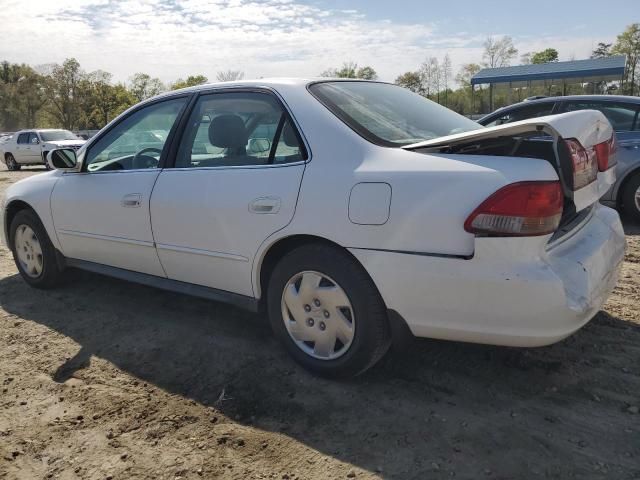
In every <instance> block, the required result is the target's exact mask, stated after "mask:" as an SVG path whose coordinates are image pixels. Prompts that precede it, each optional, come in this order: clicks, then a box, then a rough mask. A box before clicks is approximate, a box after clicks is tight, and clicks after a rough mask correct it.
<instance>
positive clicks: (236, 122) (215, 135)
mask: <svg viewBox="0 0 640 480" xmlns="http://www.w3.org/2000/svg"><path fill="white" fill-rule="evenodd" d="M248 139H249V135H248V134H247V129H246V127H245V126H244V122H243V121H242V118H240V117H239V116H238V115H219V116H217V117H215V118H214V119H213V120H211V123H210V124H209V141H210V142H211V144H212V145H214V146H216V147H218V148H240V147H246V146H247V141H248Z"/></svg>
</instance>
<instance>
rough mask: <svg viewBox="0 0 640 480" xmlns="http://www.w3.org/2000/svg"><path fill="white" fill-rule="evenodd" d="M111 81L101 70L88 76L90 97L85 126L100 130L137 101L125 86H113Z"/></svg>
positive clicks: (110, 77)
mask: <svg viewBox="0 0 640 480" xmlns="http://www.w3.org/2000/svg"><path fill="white" fill-rule="evenodd" d="M111 80H112V75H111V74H110V73H108V72H105V71H102V70H97V71H95V72H92V73H90V74H89V81H90V89H91V95H90V97H89V101H88V104H89V105H88V111H89V112H90V114H89V116H88V121H87V124H88V126H89V127H91V128H102V127H103V126H105V125H106V124H107V123H109V122H110V121H111V120H113V119H114V118H115V117H116V116H118V115H119V114H120V113H122V112H123V111H124V110H126V109H127V108H129V107H130V106H132V105H134V104H135V103H136V100H137V99H136V98H135V97H134V96H133V94H132V93H131V92H130V91H129V90H127V88H126V86H125V85H123V84H121V83H119V84H117V85H113V84H112V82H111Z"/></svg>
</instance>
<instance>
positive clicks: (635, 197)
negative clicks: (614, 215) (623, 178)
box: [622, 172, 640, 221]
mask: <svg viewBox="0 0 640 480" xmlns="http://www.w3.org/2000/svg"><path fill="white" fill-rule="evenodd" d="M622 204H623V205H624V211H625V212H627V213H628V214H629V216H631V217H632V218H633V219H634V220H636V221H640V172H638V173H636V174H634V175H633V176H632V177H631V178H630V179H629V180H628V181H627V183H626V185H625V186H624V190H623V192H622Z"/></svg>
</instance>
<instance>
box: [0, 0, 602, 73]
mask: <svg viewBox="0 0 640 480" xmlns="http://www.w3.org/2000/svg"><path fill="white" fill-rule="evenodd" d="M0 25H3V31H2V38H3V40H2V42H1V43H0V59H7V60H9V61H13V62H25V63H29V64H32V65H37V64H43V63H51V62H61V61H63V60H64V59H65V58H67V57H75V58H77V59H78V60H79V61H80V63H81V65H82V66H83V67H84V68H85V69H86V70H95V69H102V70H107V71H110V72H112V73H113V74H114V76H115V78H116V79H117V80H126V79H127V78H128V77H129V76H130V75H132V74H133V73H134V72H138V71H144V72H147V73H149V74H151V75H154V76H158V77H160V78H161V79H162V80H164V81H172V80H175V79H176V78H178V77H185V76H186V75H189V74H199V73H203V74H204V75H206V76H208V77H209V78H210V79H215V74H216V72H217V71H220V70H227V69H239V70H243V71H245V73H246V76H247V77H261V76H265V77H267V76H316V75H318V74H319V73H320V72H322V71H324V70H325V69H327V68H329V67H334V66H339V65H340V64H341V63H342V62H343V61H347V60H354V61H357V62H358V63H359V64H360V65H365V64H368V65H372V66H373V67H374V68H375V69H376V71H377V72H378V74H379V75H380V78H382V79H384V80H393V79H394V78H395V77H396V76H397V75H398V74H400V73H402V72H404V71H407V70H412V69H416V68H417V67H418V65H419V64H420V63H421V62H422V61H423V60H424V59H425V58H426V57H428V56H437V57H440V58H441V57H442V56H443V55H444V54H445V53H447V52H448V53H449V55H450V56H451V58H452V61H453V64H454V70H457V67H458V66H459V65H460V64H462V63H466V62H471V61H475V62H478V61H480V59H481V54H482V45H481V44H482V40H483V39H484V36H473V35H469V34H468V33H465V32H443V31H441V30H439V28H438V26H437V25H419V24H401V23H394V22H391V21H372V20H369V19H368V18H367V16H366V12H362V11H356V10H326V9H321V8H319V7H314V6H310V5H306V4H303V3H300V2H299V1H298V0H263V1H258V0H86V1H81V2H78V1H72V0H56V1H51V0H36V1H33V0H32V1H30V2H29V6H28V7H25V5H24V4H22V2H18V1H13V2H9V3H4V4H3V7H2V8H1V9H0ZM490 33H491V32H487V35H488V34H490ZM516 44H517V46H518V47H519V48H520V50H521V52H524V51H531V50H536V49H542V48H546V47H547V46H548V45H554V46H556V48H559V49H560V50H561V52H562V53H563V54H564V55H565V56H567V57H568V56H569V55H570V54H574V55H575V56H576V57H577V58H581V57H584V56H585V55H587V54H588V52H589V51H590V48H591V43H590V40H588V39H587V40H585V39H581V38H569V37H568V38H564V37H558V38H554V39H551V40H550V39H545V38H537V39H533V38H522V39H519V38H516Z"/></svg>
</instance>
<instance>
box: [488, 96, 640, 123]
mask: <svg viewBox="0 0 640 480" xmlns="http://www.w3.org/2000/svg"><path fill="white" fill-rule="evenodd" d="M560 101H563V102H566V101H582V102H589V101H599V102H602V101H605V102H624V103H635V104H638V105H640V97H631V96H628V95H566V96H556V97H544V98H536V99H534V100H523V101H522V102H518V103H512V104H511V105H506V106H504V107H500V108H498V109H496V110H494V111H493V112H491V113H488V114H486V115H485V116H484V117H482V118H480V119H479V120H484V119H485V118H488V117H491V116H493V115H494V114H496V113H500V112H506V111H507V110H511V109H516V108H520V107H528V106H531V105H537V104H541V103H555V102H560Z"/></svg>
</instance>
